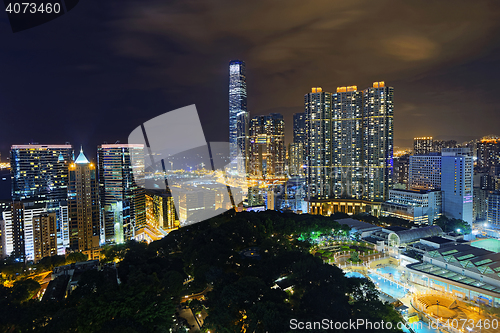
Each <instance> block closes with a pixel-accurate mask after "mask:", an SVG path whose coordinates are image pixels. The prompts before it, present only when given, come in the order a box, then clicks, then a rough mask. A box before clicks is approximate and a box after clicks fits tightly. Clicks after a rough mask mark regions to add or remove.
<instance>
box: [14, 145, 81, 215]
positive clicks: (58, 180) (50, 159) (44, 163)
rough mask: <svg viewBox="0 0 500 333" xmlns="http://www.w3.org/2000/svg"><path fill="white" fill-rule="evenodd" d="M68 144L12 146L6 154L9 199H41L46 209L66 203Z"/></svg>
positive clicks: (69, 155)
mask: <svg viewBox="0 0 500 333" xmlns="http://www.w3.org/2000/svg"><path fill="white" fill-rule="evenodd" d="M72 158H73V147H72V146H71V145H14V146H12V147H11V151H10V166H11V174H12V199H13V200H17V201H18V200H30V199H37V200H44V201H45V202H46V203H47V204H48V208H54V207H58V206H59V202H60V201H63V200H66V195H67V186H68V164H69V162H70V161H71V159H72Z"/></svg>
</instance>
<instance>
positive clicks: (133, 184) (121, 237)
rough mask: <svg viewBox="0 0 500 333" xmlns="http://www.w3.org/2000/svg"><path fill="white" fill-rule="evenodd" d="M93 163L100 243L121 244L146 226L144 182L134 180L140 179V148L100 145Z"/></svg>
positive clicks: (141, 154)
mask: <svg viewBox="0 0 500 333" xmlns="http://www.w3.org/2000/svg"><path fill="white" fill-rule="evenodd" d="M132 155H134V156H132ZM97 159H98V179H99V195H100V198H101V209H102V221H101V226H102V227H101V243H106V244H114V243H121V242H124V241H126V240H128V239H132V238H133V237H134V236H135V230H136V229H140V228H142V227H143V226H144V225H145V223H146V212H145V194H144V184H143V182H144V178H143V177H140V178H136V177H135V176H134V174H135V175H144V146H143V145H141V144H104V145H101V146H99V147H98V150H97ZM132 160H133V161H134V163H132ZM140 161H142V163H141V162H140ZM134 169H135V170H134ZM141 185H142V187H141Z"/></svg>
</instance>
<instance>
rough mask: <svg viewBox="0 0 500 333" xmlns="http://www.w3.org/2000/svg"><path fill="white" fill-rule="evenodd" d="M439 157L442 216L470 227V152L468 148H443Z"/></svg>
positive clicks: (471, 174)
mask: <svg viewBox="0 0 500 333" xmlns="http://www.w3.org/2000/svg"><path fill="white" fill-rule="evenodd" d="M441 155H442V156H441V190H442V191H443V193H444V200H443V214H444V215H446V216H447V217H449V218H455V219H461V220H464V221H466V222H468V223H469V224H470V225H472V221H473V199H472V197H473V167H474V162H473V159H472V154H471V151H470V149H468V148H445V149H442V150H441Z"/></svg>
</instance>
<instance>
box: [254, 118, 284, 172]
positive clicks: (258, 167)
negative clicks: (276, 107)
mask: <svg viewBox="0 0 500 333" xmlns="http://www.w3.org/2000/svg"><path fill="white" fill-rule="evenodd" d="M285 154H286V151H285V122H284V120H283V116H282V115H281V114H279V113H271V114H270V115H267V116H256V117H254V118H252V120H251V122H250V130H249V169H248V173H249V174H250V175H253V176H256V177H265V178H280V177H283V176H284V174H285Z"/></svg>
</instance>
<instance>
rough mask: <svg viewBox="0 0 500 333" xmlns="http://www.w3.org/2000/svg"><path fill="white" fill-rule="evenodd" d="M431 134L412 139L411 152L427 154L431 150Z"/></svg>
mask: <svg viewBox="0 0 500 333" xmlns="http://www.w3.org/2000/svg"><path fill="white" fill-rule="evenodd" d="M432 143H433V141H432V136H425V137H421V138H414V139H413V154H414V155H427V154H428V153H430V152H432V151H433V146H432Z"/></svg>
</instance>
